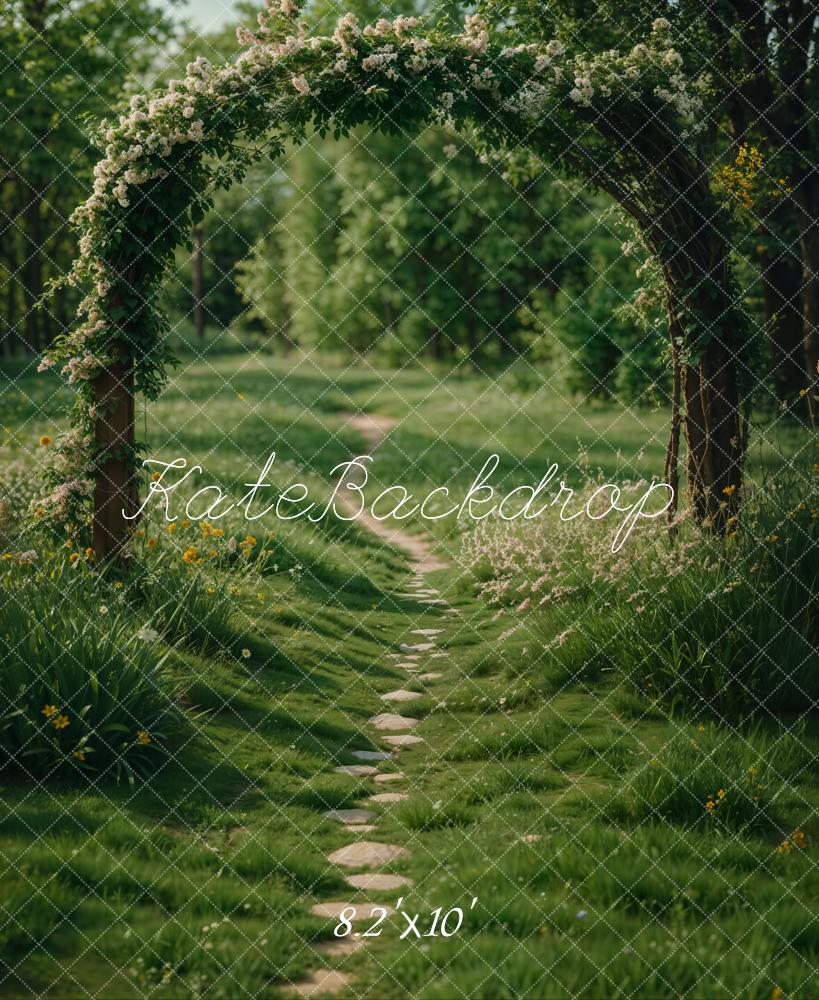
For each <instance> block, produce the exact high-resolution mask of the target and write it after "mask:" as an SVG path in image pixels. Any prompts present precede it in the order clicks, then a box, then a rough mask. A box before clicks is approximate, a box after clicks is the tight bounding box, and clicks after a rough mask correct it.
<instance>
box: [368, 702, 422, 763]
mask: <svg viewBox="0 0 819 1000" xmlns="http://www.w3.org/2000/svg"><path fill="white" fill-rule="evenodd" d="M367 721H368V722H369V723H370V725H371V726H375V728H376V729H387V730H396V729H414V728H415V727H416V726H417V725H418V719H412V718H410V716H408V715H391V714H390V713H389V712H382V713H381V715H374V716H373V717H372V718H371V719H368V720H367ZM354 766H355V765H354ZM373 770H375V768H373Z"/></svg>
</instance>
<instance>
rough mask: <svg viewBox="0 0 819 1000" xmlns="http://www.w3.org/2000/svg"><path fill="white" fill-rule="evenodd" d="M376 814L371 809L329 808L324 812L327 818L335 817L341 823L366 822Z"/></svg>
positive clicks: (323, 814)
mask: <svg viewBox="0 0 819 1000" xmlns="http://www.w3.org/2000/svg"><path fill="white" fill-rule="evenodd" d="M374 815H375V813H372V812H370V810H369V809H329V810H328V811H327V812H325V813H322V816H323V817H324V818H325V819H334V820H337V821H338V822H339V823H366V822H367V820H368V819H372V818H373V816H374Z"/></svg>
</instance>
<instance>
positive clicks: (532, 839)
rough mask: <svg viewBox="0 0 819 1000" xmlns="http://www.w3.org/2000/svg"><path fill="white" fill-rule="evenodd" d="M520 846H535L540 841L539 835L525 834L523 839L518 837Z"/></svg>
mask: <svg viewBox="0 0 819 1000" xmlns="http://www.w3.org/2000/svg"><path fill="white" fill-rule="evenodd" d="M519 839H520V842H521V844H536V843H537V842H538V841H539V840H540V834H539V833H527V834H525V835H524V836H523V837H520V838H519Z"/></svg>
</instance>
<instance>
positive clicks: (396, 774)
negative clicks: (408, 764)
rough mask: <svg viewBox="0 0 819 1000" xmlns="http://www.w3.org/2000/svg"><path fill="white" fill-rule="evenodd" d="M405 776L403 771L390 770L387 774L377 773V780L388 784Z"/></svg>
mask: <svg viewBox="0 0 819 1000" xmlns="http://www.w3.org/2000/svg"><path fill="white" fill-rule="evenodd" d="M405 777H406V775H405V774H404V772H403V771H388V772H387V773H386V774H377V775H376V776H375V780H376V781H377V782H378V784H379V785H386V784H388V783H389V782H391V781H403V780H404V778H405Z"/></svg>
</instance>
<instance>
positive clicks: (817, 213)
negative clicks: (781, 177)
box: [793, 167, 819, 384]
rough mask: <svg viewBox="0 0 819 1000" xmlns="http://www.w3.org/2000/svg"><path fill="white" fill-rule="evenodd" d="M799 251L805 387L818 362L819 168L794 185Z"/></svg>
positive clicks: (811, 380) (812, 376)
mask: <svg viewBox="0 0 819 1000" xmlns="http://www.w3.org/2000/svg"><path fill="white" fill-rule="evenodd" d="M793 199H794V206H795V214H796V225H797V227H798V229H799V245H800V248H801V251H802V347H803V350H804V359H805V375H806V384H812V383H813V382H815V380H816V374H817V363H819V167H816V168H814V170H813V172H812V173H811V174H809V175H808V176H807V177H805V178H803V179H802V180H800V181H799V183H798V184H795V185H794V192H793Z"/></svg>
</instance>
